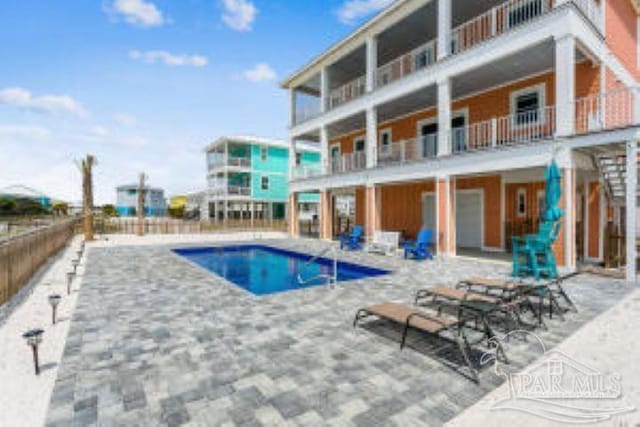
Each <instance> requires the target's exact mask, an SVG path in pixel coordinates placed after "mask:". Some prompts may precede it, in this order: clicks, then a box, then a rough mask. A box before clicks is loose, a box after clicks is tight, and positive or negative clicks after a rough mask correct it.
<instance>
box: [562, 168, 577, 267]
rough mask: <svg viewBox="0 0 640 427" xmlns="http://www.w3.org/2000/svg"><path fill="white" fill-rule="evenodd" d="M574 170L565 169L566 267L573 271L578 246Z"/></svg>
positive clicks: (563, 190)
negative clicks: (576, 245) (574, 211)
mask: <svg viewBox="0 0 640 427" xmlns="http://www.w3.org/2000/svg"><path fill="white" fill-rule="evenodd" d="M573 171H574V169H573V168H566V169H564V171H563V172H564V188H563V189H562V192H563V193H564V200H565V203H564V218H563V219H564V226H563V228H564V266H565V268H567V269H569V270H570V271H573V269H574V268H575V259H574V256H573V255H575V251H574V250H573V248H574V247H575V244H576V235H575V233H574V230H575V221H574V214H573V210H574V207H575V197H576V194H575V188H574V186H573Z"/></svg>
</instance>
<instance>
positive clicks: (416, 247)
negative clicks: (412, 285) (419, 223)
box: [404, 229, 434, 260]
mask: <svg viewBox="0 0 640 427" xmlns="http://www.w3.org/2000/svg"><path fill="white" fill-rule="evenodd" d="M433 243H434V242H433V230H430V229H422V230H420V233H418V238H417V239H416V241H415V242H411V241H409V242H405V244H404V259H407V258H409V257H410V256H413V257H414V258H415V259H419V260H423V259H433V254H432V253H431V245H433Z"/></svg>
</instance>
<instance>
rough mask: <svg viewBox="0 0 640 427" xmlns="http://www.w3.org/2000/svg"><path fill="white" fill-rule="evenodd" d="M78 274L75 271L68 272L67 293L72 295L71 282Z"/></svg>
mask: <svg viewBox="0 0 640 427" xmlns="http://www.w3.org/2000/svg"><path fill="white" fill-rule="evenodd" d="M75 275H76V273H75V271H68V272H67V295H71V282H73V277H74V276H75Z"/></svg>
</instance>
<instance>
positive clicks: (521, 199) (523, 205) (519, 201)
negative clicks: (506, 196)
mask: <svg viewBox="0 0 640 427" xmlns="http://www.w3.org/2000/svg"><path fill="white" fill-rule="evenodd" d="M516 216H517V217H518V218H524V217H525V216H527V190H526V189H524V188H518V191H517V192H516Z"/></svg>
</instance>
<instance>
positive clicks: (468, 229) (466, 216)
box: [455, 192, 483, 249]
mask: <svg viewBox="0 0 640 427" xmlns="http://www.w3.org/2000/svg"><path fill="white" fill-rule="evenodd" d="M455 211H456V246H458V247H461V248H478V249H479V248H482V217H483V215H482V193H479V192H473V193H466V192H464V193H463V192H458V193H457V194H456V209H455Z"/></svg>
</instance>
